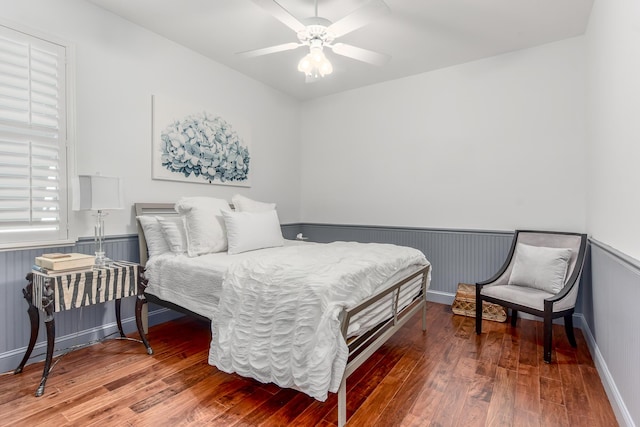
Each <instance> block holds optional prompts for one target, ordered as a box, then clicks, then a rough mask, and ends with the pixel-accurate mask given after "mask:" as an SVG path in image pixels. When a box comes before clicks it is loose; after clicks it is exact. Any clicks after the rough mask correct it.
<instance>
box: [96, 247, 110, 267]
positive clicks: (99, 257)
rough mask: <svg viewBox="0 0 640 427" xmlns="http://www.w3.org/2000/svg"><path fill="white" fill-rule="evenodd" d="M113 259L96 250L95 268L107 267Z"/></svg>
mask: <svg viewBox="0 0 640 427" xmlns="http://www.w3.org/2000/svg"><path fill="white" fill-rule="evenodd" d="M112 262H113V261H112V260H110V259H109V258H107V256H106V255H105V253H104V251H103V252H100V251H96V260H95V264H94V266H95V267H96V268H105V267H109V266H110V265H111V263H112Z"/></svg>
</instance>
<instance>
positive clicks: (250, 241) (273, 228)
mask: <svg viewBox="0 0 640 427" xmlns="http://www.w3.org/2000/svg"><path fill="white" fill-rule="evenodd" d="M222 216H223V217H224V223H225V225H226V227H227V238H228V239H229V250H228V253H229V255H234V254H239V253H241V252H246V251H252V250H255V249H263V248H272V247H275V246H282V245H283V244H284V240H283V238H282V229H281V228H280V221H279V220H278V214H277V213H276V211H275V210H270V211H266V212H231V211H222Z"/></svg>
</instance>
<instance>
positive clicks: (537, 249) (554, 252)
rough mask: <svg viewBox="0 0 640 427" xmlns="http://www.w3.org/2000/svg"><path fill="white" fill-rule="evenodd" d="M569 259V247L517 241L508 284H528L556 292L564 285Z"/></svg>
mask: <svg viewBox="0 0 640 427" xmlns="http://www.w3.org/2000/svg"><path fill="white" fill-rule="evenodd" d="M570 259H571V249H569V248H549V247H543V246H531V245H525V244H523V243H518V244H517V245H516V254H515V261H514V263H513V269H512V270H511V276H510V277H509V283H508V284H509V285H517V286H528V287H530V288H535V289H540V290H542V291H546V292H550V293H552V294H557V293H558V292H560V291H561V290H562V288H563V287H564V281H565V278H566V275H567V266H568V265H569V260H570Z"/></svg>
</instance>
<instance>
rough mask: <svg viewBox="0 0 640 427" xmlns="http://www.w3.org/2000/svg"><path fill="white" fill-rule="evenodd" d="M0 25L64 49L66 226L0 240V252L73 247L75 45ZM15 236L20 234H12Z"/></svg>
mask: <svg viewBox="0 0 640 427" xmlns="http://www.w3.org/2000/svg"><path fill="white" fill-rule="evenodd" d="M0 26H1V27H5V28H6V29H8V30H9V31H15V32H18V33H22V34H24V35H26V36H27V37H32V38H36V39H40V40H43V41H45V42H47V43H52V44H56V45H59V46H61V47H63V48H64V51H65V61H64V68H65V93H64V102H65V112H64V114H65V120H64V123H63V124H62V126H64V130H65V134H66V143H65V150H64V151H65V153H64V154H65V156H66V158H65V161H64V166H65V167H64V170H63V169H62V168H60V176H61V177H62V176H64V182H62V180H60V194H62V195H64V197H65V202H64V203H61V205H60V208H61V211H62V209H64V212H61V213H60V223H59V224H60V230H61V231H62V230H65V229H66V237H62V233H61V237H60V238H59V239H51V240H34V241H26V242H25V241H13V242H0V252H6V251H12V250H20V249H34V248H45V247H63V246H73V245H75V243H76V242H77V235H75V234H76V233H75V232H74V231H73V230H72V228H71V213H72V189H71V184H72V181H73V177H74V176H75V171H76V153H75V151H76V150H75V146H76V70H75V65H76V49H75V45H74V44H73V43H71V42H69V41H68V40H65V39H62V38H60V37H58V36H55V35H53V34H51V33H47V32H43V31H40V30H36V29H33V28H30V27H28V26H25V25H23V24H19V23H16V22H12V21H8V20H6V19H3V18H0ZM16 236H18V237H17V239H20V237H19V236H24V234H19V233H18V234H16Z"/></svg>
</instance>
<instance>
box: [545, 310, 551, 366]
mask: <svg viewBox="0 0 640 427" xmlns="http://www.w3.org/2000/svg"><path fill="white" fill-rule="evenodd" d="M552 334H553V319H552V318H551V314H548V315H547V314H545V316H544V337H543V340H544V361H545V362H546V363H551V343H552V342H553V341H552Z"/></svg>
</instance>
